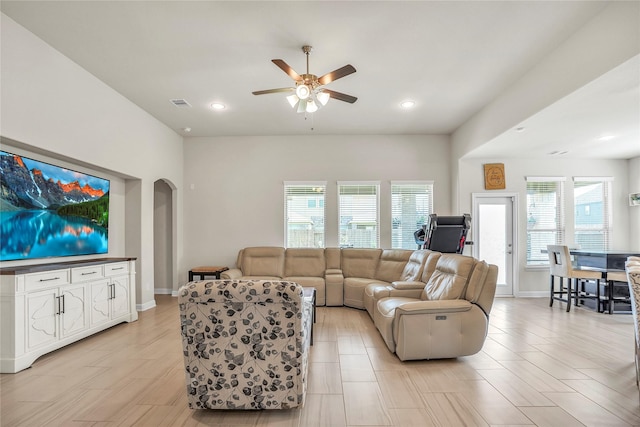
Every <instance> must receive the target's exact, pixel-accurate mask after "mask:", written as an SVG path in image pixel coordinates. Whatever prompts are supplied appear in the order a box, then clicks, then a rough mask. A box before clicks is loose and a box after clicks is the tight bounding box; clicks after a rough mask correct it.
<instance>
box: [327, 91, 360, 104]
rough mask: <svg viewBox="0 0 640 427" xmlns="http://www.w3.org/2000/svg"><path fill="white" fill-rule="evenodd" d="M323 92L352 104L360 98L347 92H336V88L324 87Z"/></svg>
mask: <svg viewBox="0 0 640 427" xmlns="http://www.w3.org/2000/svg"><path fill="white" fill-rule="evenodd" d="M323 92H325V93H328V94H329V96H330V97H331V98H333V99H338V100H340V101H344V102H348V103H350V104H353V103H354V102H356V101H357V100H358V98H356V97H355V96H351V95H347V94H346V93H342V92H336V91H335V90H329V89H323Z"/></svg>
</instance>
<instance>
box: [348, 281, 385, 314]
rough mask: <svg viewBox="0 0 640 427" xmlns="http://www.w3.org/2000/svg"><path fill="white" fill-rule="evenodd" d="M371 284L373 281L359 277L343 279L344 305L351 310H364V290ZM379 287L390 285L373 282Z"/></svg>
mask: <svg viewBox="0 0 640 427" xmlns="http://www.w3.org/2000/svg"><path fill="white" fill-rule="evenodd" d="M372 282H373V279H366V278H361V277H346V278H345V279H344V305H346V306H347V307H353V308H366V307H365V305H364V289H365V288H366V287H367V285H369V284H370V283H372ZM375 283H376V284H381V285H390V283H383V282H375Z"/></svg>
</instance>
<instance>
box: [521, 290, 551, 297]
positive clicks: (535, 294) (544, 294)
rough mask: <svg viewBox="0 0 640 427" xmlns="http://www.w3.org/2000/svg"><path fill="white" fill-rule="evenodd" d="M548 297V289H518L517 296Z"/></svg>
mask: <svg viewBox="0 0 640 427" xmlns="http://www.w3.org/2000/svg"><path fill="white" fill-rule="evenodd" d="M544 297H547V298H549V291H520V292H518V298H544Z"/></svg>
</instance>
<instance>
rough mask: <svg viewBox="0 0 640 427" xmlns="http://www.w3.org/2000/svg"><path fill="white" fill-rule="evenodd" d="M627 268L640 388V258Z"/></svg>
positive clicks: (637, 380)
mask: <svg viewBox="0 0 640 427" xmlns="http://www.w3.org/2000/svg"><path fill="white" fill-rule="evenodd" d="M625 267H626V271H627V279H628V283H629V295H630V296H631V311H632V313H633V324H634V331H635V344H636V345H635V353H636V354H635V359H636V384H637V385H638V387H640V257H633V256H630V257H629V258H627V262H626V263H625Z"/></svg>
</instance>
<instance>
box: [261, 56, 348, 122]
mask: <svg viewBox="0 0 640 427" xmlns="http://www.w3.org/2000/svg"><path fill="white" fill-rule="evenodd" d="M312 49H313V48H312V47H311V46H302V51H303V52H304V54H305V55H306V56H307V72H306V74H302V75H300V74H298V73H296V72H295V70H294V69H293V68H291V67H290V66H289V65H288V64H287V63H286V62H284V61H283V60H282V59H273V60H271V62H273V63H274V64H276V65H277V66H278V67H279V68H280V69H281V70H282V71H284V72H285V73H287V74H288V75H289V77H291V78H292V79H293V80H294V81H295V82H296V87H295V88H279V89H267V90H259V91H255V92H252V93H253V94H254V95H265V94H268V93H279V92H295V94H293V95H289V96H287V101H288V102H289V104H290V105H291V107H292V108H293V109H294V110H296V112H298V113H314V112H316V111H318V109H319V108H320V107H322V106H325V105H327V103H328V102H329V98H334V99H338V100H340V101H344V102H348V103H350V104H353V103H354V102H356V101H357V100H358V98H356V97H355V96H351V95H347V94H344V93H341V92H336V91H333V90H328V89H324V88H323V86H324V85H326V84H329V83H331V82H332V81H334V80H337V79H339V78H342V77H345V76H348V75H349V74H352V73H355V72H356V69H355V68H354V67H353V66H352V65H345V66H344V67H342V68H338V69H337V70H334V71H332V72H330V73H327V74H325V75H323V76H321V77H318V76H316V75H315V74H311V73H309V53H311V50H312Z"/></svg>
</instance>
